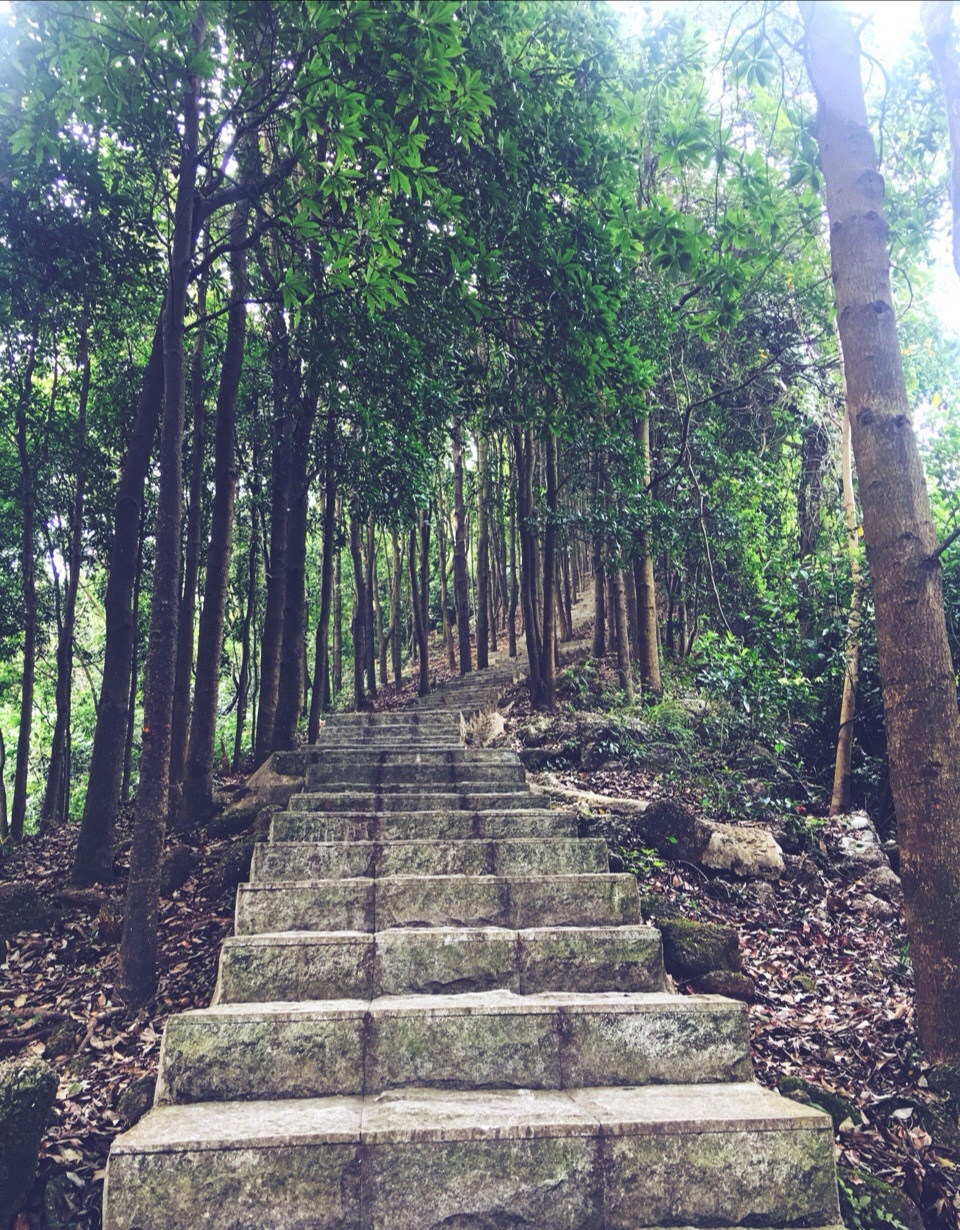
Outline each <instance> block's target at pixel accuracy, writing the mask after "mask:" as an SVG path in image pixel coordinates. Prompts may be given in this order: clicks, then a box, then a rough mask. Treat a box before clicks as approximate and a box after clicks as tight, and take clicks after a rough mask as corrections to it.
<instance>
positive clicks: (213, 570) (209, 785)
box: [181, 197, 250, 828]
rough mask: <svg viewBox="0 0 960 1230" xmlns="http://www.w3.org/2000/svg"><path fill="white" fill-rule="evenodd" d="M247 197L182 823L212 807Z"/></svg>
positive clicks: (235, 260)
mask: <svg viewBox="0 0 960 1230" xmlns="http://www.w3.org/2000/svg"><path fill="white" fill-rule="evenodd" d="M249 217H250V200H249V198H248V197H244V198H242V199H241V200H240V201H238V202H237V204H236V206H235V207H234V210H233V215H232V217H231V219H230V232H229V235H230V242H231V245H232V248H233V250H232V252H231V255H230V286H231V291H230V306H229V310H228V312H227V341H226V346H225V347H224V352H223V367H222V368H221V371H220V387H219V389H218V390H217V418H216V426H215V429H214V443H213V482H214V487H213V508H212V510H211V515H210V542H209V545H208V547H207V566H206V570H205V573H204V582H203V608H202V610H201V612H200V628H199V631H198V633H197V678H196V683H195V685H194V693H193V716H192V718H191V721H190V743H189V747H188V750H187V756H186V771H185V775H184V782H183V811H182V815H181V825H182V827H184V828H194V827H196V826H198V825H202V824H205V823H206V822H207V820H208V819H209V818H210V815H211V813H212V811H213V753H214V740H215V738H216V731H217V709H218V703H219V699H220V655H221V652H222V650H223V624H224V617H225V612H226V607H227V590H228V588H229V585H230V559H231V555H232V549H233V515H234V505H235V503H236V498H237V396H238V394H239V391H240V377H241V374H242V372H243V352H244V346H245V341H246V330H247V250H246V248H245V246H244V242H245V240H246V235H247V223H248V220H249Z"/></svg>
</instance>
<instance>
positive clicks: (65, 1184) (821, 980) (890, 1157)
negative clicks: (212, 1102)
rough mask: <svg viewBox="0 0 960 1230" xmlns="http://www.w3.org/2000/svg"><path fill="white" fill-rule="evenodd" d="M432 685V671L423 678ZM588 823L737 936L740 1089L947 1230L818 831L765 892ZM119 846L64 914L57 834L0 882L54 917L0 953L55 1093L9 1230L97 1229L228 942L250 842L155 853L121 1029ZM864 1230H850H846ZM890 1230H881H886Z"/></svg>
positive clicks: (897, 1049)
mask: <svg viewBox="0 0 960 1230" xmlns="http://www.w3.org/2000/svg"><path fill="white" fill-rule="evenodd" d="M445 673H446V668H445V666H440V667H438V671H437V674H438V676H440V675H443V674H445ZM407 699H410V700H412V699H413V688H412V686H405V688H404V690H403V694H402V695H401V697H399V698H397V697H395V696H394V695H392V694H391V693H390V692H388V693H387V694H386V695H385V696H384V697H382V698H381V700H380V702H379V703H378V707H391V708H392V707H395V705H396V704H397V702H398V700H399V702H400V703H401V704H402V703H404V702H405V701H406V700H407ZM504 709H506V711H507V733H506V738H507V740H508V741H513V742H515V743H516V745H517V746H518V747H520V746H521V742H522V740H521V735H522V732H523V730H524V727H525V725H526V724H529V722H530V721H531V717H532V715H531V714H530V711H529V703H528V699H527V695H526V690H525V688H524V687H523V686H522V685H521V686H518V687H517V688H515V689H514V690H513V692H512V694H511V695H510V697H509V698H508V702H507V704H506V705H504ZM555 720H556V723H557V726H556V734H557V740H558V743H557V746H558V747H559V746H560V740H561V738H562V737H566V736H565V735H564V730H565V726H564V722H565V720H566V719H565V718H564V716H563V709H562V711H561V714H560V715H559V716H558V717H557V719H555ZM544 736H545V737H544ZM539 737H540V738H541V739H542V742H541V744H540V746H543V745H544V744H546V746H547V747H549V743H550V727H549V724H547V726H546V727H545V728H542V729H541V733H540V736H539ZM555 777H556V778H558V779H559V780H560V781H561V782H563V783H565V784H566V785H567V786H571V787H575V788H577V789H581V790H589V791H593V792H597V793H601V794H605V795H608V796H617V797H620V798H632V799H651V798H654V797H656V796H657V795H659V794H662V793H663V792H664V791H665V790H666V789H669V792H670V793H671V795H672V796H673V797H675V798H679V799H681V800H684V801H686V802H687V803H689V804H691V805H693V806H694V807H696V806H697V805H698V803H699V801H700V800H699V797H698V792H697V790H696V788H695V786H694V785H693V784H691V785H690V786H689V787H685V786H684V784H683V781H682V780H681V779H678V776H677V774H676V773H672V774H670V775H669V779H668V781H667V784H666V785H665V778H664V775H663V773H662V772H661V771H660V770H659V769H651V768H645V767H644V765H643V763H642V760H641V761H640V763H638V762H637V760H636V758H633V759H631V760H624V759H618V758H617V757H613V758H611V759H608V760H607V761H605V762H604V763H602V764H600V765H598V766H597V767H595V768H593V769H590V770H587V769H582V768H568V769H562V768H561V769H558V770H557V772H556V775H555ZM591 823H592V825H593V827H594V831H597V832H599V833H601V834H602V835H604V836H606V837H607V838H608V840H609V842H610V845H611V848H612V850H613V852H614V854H615V855H618V856H619V857H620V858H621V859H622V860H623V861H624V862H625V864H626V865H628V866H631V867H632V868H634V869H636V870H637V871H638V873H639V875H640V878H641V893H645V894H661V895H663V896H665V897H667V898H669V899H670V901H671V902H673V903H675V904H676V905H677V906H678V907H679V909H680V910H681V911H682V913H683V914H684V915H685V916H688V917H691V918H694V919H698V920H702V921H715V922H721V923H725V924H727V925H729V926H732V927H734V928H736V930H737V932H738V933H739V936H740V944H741V950H742V955H743V961H744V969H745V971H746V972H747V973H748V974H749V975H750V976H751V977H752V979H753V981H754V984H755V987H756V993H755V997H754V1002H753V1003H751V1004H750V1005H749V1013H750V1019H751V1026H752V1049H753V1058H754V1065H755V1068H756V1073H757V1077H758V1079H759V1080H760V1081H762V1082H763V1083H764V1084H767V1085H769V1086H771V1087H776V1086H778V1085H779V1084H780V1082H781V1081H782V1080H783V1079H784V1078H785V1077H791V1076H799V1077H801V1078H802V1079H804V1080H806V1081H809V1082H811V1083H812V1084H814V1085H816V1086H818V1087H819V1088H821V1089H823V1090H826V1091H828V1092H832V1093H835V1094H837V1095H839V1096H840V1097H842V1098H843V1099H846V1100H847V1101H848V1102H849V1103H850V1104H851V1105H852V1106H854V1107H855V1108H856V1109H857V1110H858V1111H859V1112H860V1115H861V1116H862V1118H863V1122H862V1124H860V1125H859V1126H854V1125H853V1123H852V1122H851V1121H850V1120H849V1118H846V1119H845V1120H844V1121H840V1122H838V1131H837V1136H836V1140H837V1158H838V1162H839V1164H840V1167H841V1174H842V1176H844V1183H845V1186H846V1187H847V1189H848V1190H849V1191H851V1192H852V1193H853V1195H854V1197H855V1196H856V1192H857V1188H858V1183H859V1176H860V1174H862V1173H867V1174H870V1175H873V1176H875V1177H878V1178H881V1179H884V1180H886V1181H888V1182H890V1183H892V1184H894V1185H895V1186H897V1187H902V1188H903V1189H904V1191H905V1192H906V1193H907V1194H908V1195H909V1196H910V1197H911V1198H912V1200H913V1201H914V1202H915V1203H916V1205H917V1207H918V1208H919V1209H920V1210H922V1215H923V1220H924V1222H925V1224H926V1227H927V1230H958V1227H960V1149H958V1147H957V1146H960V1139H953V1140H952V1141H951V1142H950V1144H952V1146H953V1147H950V1144H948V1143H946V1142H945V1141H944V1139H943V1137H942V1133H941V1132H940V1131H939V1130H938V1126H937V1125H939V1126H940V1127H942V1124H943V1105H942V1103H940V1102H939V1100H938V1099H937V1098H936V1097H935V1096H934V1094H933V1093H932V1091H930V1090H929V1088H928V1087H927V1082H926V1078H925V1076H924V1071H925V1066H924V1062H923V1059H922V1055H921V1052H920V1049H919V1043H918V1039H917V1035H916V1030H915V1027H914V1020H913V1003H912V977H911V971H910V964H909V957H908V947H907V942H906V936H905V934H904V931H903V927H902V922H901V920H900V918H899V915H898V912H897V910H896V909H895V908H890V909H889V910H888V911H887V912H886V916H885V917H878V915H877V912H876V909H875V907H873V906H872V905H871V903H870V902H868V901H867V895H866V894H865V893H864V892H863V890H862V889H861V888H860V887H859V886H858V884H857V883H856V882H851V881H850V877H849V875H846V876H845V875H844V874H841V873H839V872H837V871H835V870H833V869H832V865H831V859H830V856H829V850H830V847H831V832H830V825H829V823H828V822H826V821H820V820H818V819H814V820H813V821H812V822H807V824H806V828H805V829H804V831H806V832H807V840H806V845H805V849H804V852H803V854H802V856H800V863H802V864H803V866H805V867H806V868H807V872H806V874H802V875H794V876H793V878H791V879H784V880H782V881H780V882H779V883H777V884H776V885H774V886H771V885H768V884H766V883H763V882H758V883H754V884H745V883H743V882H738V881H735V880H733V879H731V878H725V877H722V876H717V875H712V874H711V875H707V874H706V873H704V872H703V871H701V870H699V869H698V868H696V867H694V866H692V865H689V864H685V863H676V862H669V861H666V860H663V859H661V858H657V857H653V856H651V854H650V852H649V851H645V850H644V849H643V845H642V842H640V841H639V839H638V837H637V834H636V831H635V818H634V819H631V818H630V817H629V816H628V815H618V814H617V812H616V809H615V808H613V807H611V809H610V810H609V811H608V812H607V813H606V814H600V815H599V816H596V817H595V818H594V820H593V821H592V822H591ZM129 826H130V809H129V808H128V809H126V810H125V812H124V815H123V817H122V818H121V825H120V831H119V841H120V845H119V857H118V861H117V873H118V879H117V883H116V885H115V886H113V887H111V888H110V889H107V890H105V891H104V892H103V893H102V894H101V895H100V898H97V897H96V896H95V895H88V896H86V897H82V898H79V899H75V900H73V902H72V903H71V899H70V898H69V896H68V897H66V898H64V897H63V895H62V894H63V893H64V890H65V889H66V881H67V876H68V873H69V869H70V864H71V860H72V853H73V846H74V842H75V829H73V828H72V827H71V828H69V829H67V830H65V831H58V832H54V833H52V834H50V835H48V836H45V837H42V838H40V837H37V838H32V839H30V840H28V841H27V842H25V843H24V845H23V846H22V847H21V848H20V849H19V850H18V851H16V853H15V854H13V855H12V856H11V857H9V858H8V859H7V860H6V861H4V862H2V863H0V878H2V879H5V880H10V879H12V880H17V881H19V882H28V883H31V884H33V885H34V886H36V887H37V888H38V889H39V890H40V891H41V893H42V894H43V896H44V897H45V898H46V899H48V900H52V901H57V902H58V906H59V909H60V913H61V918H60V920H59V921H58V922H57V923H55V924H54V925H53V927H52V928H51V929H49V930H48V931H46V932H44V933H38V934H21V935H18V936H16V937H14V938H13V939H10V940H7V941H6V943H5V949H6V955H5V957H4V958H3V960H2V963H0V1059H6V1058H15V1057H22V1056H26V1055H37V1056H42V1057H43V1058H44V1059H45V1060H47V1061H49V1062H50V1063H52V1064H53V1066H54V1067H55V1069H56V1070H57V1073H58V1075H59V1078H60V1087H59V1090H58V1094H57V1101H56V1104H55V1108H54V1112H53V1115H52V1118H51V1122H50V1125H49V1127H48V1129H47V1132H46V1134H45V1136H44V1140H43V1145H42V1157H41V1165H40V1172H39V1175H38V1179H37V1182H36V1184H35V1186H34V1191H33V1194H32V1196H31V1199H30V1201H29V1203H28V1206H27V1208H26V1210H25V1211H24V1212H23V1214H22V1215H21V1216H20V1217H19V1218H18V1219H17V1220H16V1222H15V1230H67V1228H68V1227H69V1228H71V1230H94V1228H95V1227H98V1226H99V1205H100V1200H101V1198H102V1188H103V1183H102V1179H103V1173H104V1166H105V1162H106V1156H107V1152H108V1150H109V1147H110V1143H111V1141H112V1139H113V1137H114V1136H115V1135H117V1133H119V1132H120V1131H123V1130H124V1128H125V1127H126V1126H127V1122H128V1117H134V1118H135V1117H136V1116H137V1114H138V1113H139V1111H142V1109H143V1106H144V1104H145V1102H147V1101H148V1100H149V1098H150V1097H151V1094H152V1079H153V1077H154V1076H155V1074H156V1066H157V1058H158V1053H159V1046H160V1038H161V1035H162V1031H163V1026H164V1023H165V1021H166V1018H167V1017H168V1016H169V1015H170V1014H171V1013H175V1012H179V1011H183V1010H184V1009H188V1008H193V1007H203V1006H205V1005H206V1004H207V1003H208V1002H209V1000H210V997H211V995H212V992H213V988H214V982H215V976H216V963H217V955H218V951H219V947H220V943H221V941H222V939H223V938H224V937H225V936H226V935H228V934H229V933H230V931H231V927H232V915H233V896H234V893H233V890H234V887H235V885H236V883H237V882H238V880H239V879H240V878H243V871H242V868H243V857H242V850H243V847H244V846H245V845H247V844H248V843H249V841H250V835H249V834H240V835H236V836H233V837H231V838H222V837H221V838H217V837H213V836H211V835H209V834H196V835H191V836H189V837H188V838H186V839H182V838H181V839H176V840H174V839H171V841H170V842H169V843H168V850H172V849H173V847H174V846H176V845H178V844H181V843H183V844H186V845H187V847H188V848H189V849H190V851H191V852H192V858H191V859H190V863H191V866H190V867H189V875H188V878H187V879H186V881H185V882H184V883H183V884H182V886H181V887H180V888H178V889H176V890H172V891H170V892H169V893H168V894H167V895H166V896H165V898H164V901H163V905H162V911H161V952H160V989H159V993H158V995H157V998H156V999H155V1000H154V1001H153V1002H151V1003H150V1004H148V1005H147V1007H146V1008H145V1009H144V1010H142V1011H140V1012H137V1013H132V1012H130V1011H128V1010H127V1009H125V1008H124V1007H123V1006H122V1005H121V1004H120V1003H119V1002H118V1000H117V998H116V996H115V993H114V979H115V976H116V962H117V941H118V938H119V919H120V910H121V908H122V901H123V891H124V879H125V875H126V858H127V853H128V851H129ZM0 957H3V942H2V941H0ZM678 990H680V991H681V992H682V991H684V990H685V988H684V987H682V986H679V987H678ZM934 1136H936V1137H937V1139H936V1143H935V1142H934V1138H933V1137H934ZM855 1221H856V1222H858V1223H859V1222H860V1218H859V1215H856V1216H855ZM869 1224H871V1223H870V1222H869V1220H868V1219H867V1218H866V1216H865V1215H864V1218H863V1221H862V1225H863V1226H867V1225H869ZM890 1224H891V1230H893V1228H894V1227H895V1226H896V1225H897V1224H898V1223H897V1222H896V1221H895V1222H893V1223H890ZM916 1224H917V1225H919V1221H917V1222H916ZM856 1230H859V1225H858V1226H857V1227H856ZM908 1230H909V1227H908Z"/></svg>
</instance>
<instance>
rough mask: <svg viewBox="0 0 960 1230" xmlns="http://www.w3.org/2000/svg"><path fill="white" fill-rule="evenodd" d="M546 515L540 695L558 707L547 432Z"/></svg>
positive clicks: (551, 456)
mask: <svg viewBox="0 0 960 1230" xmlns="http://www.w3.org/2000/svg"><path fill="white" fill-rule="evenodd" d="M544 460H545V466H544V469H545V477H546V488H547V493H546V498H547V517H546V524H545V525H544V529H543V648H542V651H541V654H540V689H541V691H540V696H541V703H542V704H543V706H544V707H545V708H546V709H550V710H553V709H555V708H556V707H557V668H556V659H555V654H556V643H557V609H556V608H557V604H556V583H557V556H556V549H557V501H558V496H559V483H558V480H557V438H556V436H555V435H553V434H552V432H550V431H548V432H547V435H546V438H545V440H544Z"/></svg>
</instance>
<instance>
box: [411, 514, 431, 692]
mask: <svg viewBox="0 0 960 1230" xmlns="http://www.w3.org/2000/svg"><path fill="white" fill-rule="evenodd" d="M418 591H419V586H418V584H417V527H416V526H415V525H413V526H411V527H410V605H411V606H412V607H413V630H414V635H415V636H416V638H417V656H418V658H419V668H420V673H419V684H418V688H417V691H418V692H419V694H420V695H421V696H426V695H428V694H429V692H430V659H429V650H428V647H427V628H426V624H425V622H424V611H423V606H422V604H421V602H420V595H419V592H418Z"/></svg>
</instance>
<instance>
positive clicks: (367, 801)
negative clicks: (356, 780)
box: [289, 789, 550, 811]
mask: <svg viewBox="0 0 960 1230" xmlns="http://www.w3.org/2000/svg"><path fill="white" fill-rule="evenodd" d="M549 805H550V796H549V795H547V794H537V793H535V792H534V791H532V790H511V791H493V790H484V791H477V792H474V791H472V790H469V789H467V790H445V791H443V790H429V789H428V790H420V791H417V790H410V791H406V792H404V793H401V794H383V795H381V794H377V793H371V792H366V793H364V792H361V791H353V790H351V791H346V790H340V791H337V792H334V791H332V790H331V791H330V792H329V793H323V794H317V793H306V792H305V793H303V794H295V795H293V797H292V798H291V799H290V803H289V808H290V810H291V811H380V810H382V811H444V810H461V811H513V810H515V809H518V808H524V807H530V808H534V809H543V808H546V807H549Z"/></svg>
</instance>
